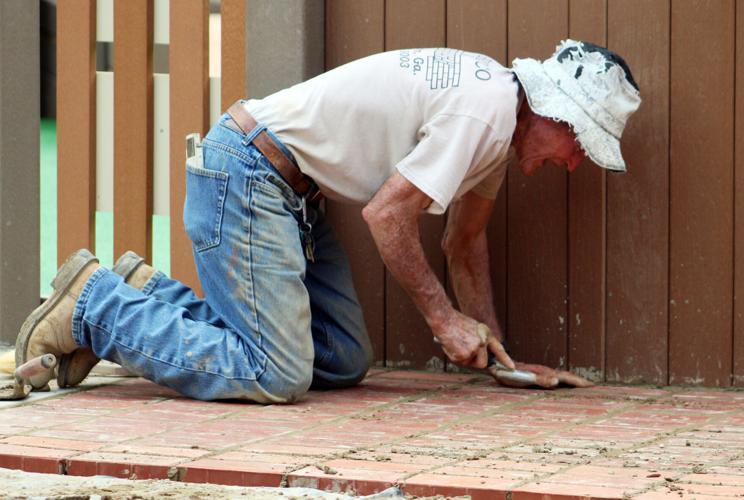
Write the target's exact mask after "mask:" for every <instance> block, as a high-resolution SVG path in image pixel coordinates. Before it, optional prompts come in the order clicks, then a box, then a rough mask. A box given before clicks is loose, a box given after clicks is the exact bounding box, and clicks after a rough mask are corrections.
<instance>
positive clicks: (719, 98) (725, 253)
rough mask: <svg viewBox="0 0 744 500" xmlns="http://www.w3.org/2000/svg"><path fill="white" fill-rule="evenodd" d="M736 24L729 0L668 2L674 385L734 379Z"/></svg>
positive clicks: (720, 383)
mask: <svg viewBox="0 0 744 500" xmlns="http://www.w3.org/2000/svg"><path fill="white" fill-rule="evenodd" d="M734 29H735V19H734V2H733V0H716V1H712V0H711V1H705V0H696V1H688V2H672V30H671V33H672V37H671V43H672V61H671V69H672V72H671V116H672V123H673V127H672V133H671V161H672V164H673V165H674V170H673V171H672V175H671V183H670V187H671V190H670V223H671V235H670V236H671V237H670V244H671V251H670V270H671V274H670V283H671V287H670V291H671V301H670V303H671V308H670V309H671V314H670V320H669V321H670V336H669V344H670V345H669V380H670V382H671V383H673V384H674V383H677V384H678V383H686V384H689V383H692V384H706V385H715V386H727V385H730V374H731V372H732V366H731V360H732V355H731V348H732V337H731V335H732V330H731V325H732V322H731V320H732V276H733V253H732V249H733V229H734V227H733V219H732V217H733V209H734V205H733V181H734V178H733V160H734V158H733V149H734V142H733V139H734V137H733V125H734V123H733V118H734V114H733V106H734V47H735V39H734V38H735V37H734ZM701 40H705V43H704V44H702V43H700V41H701ZM711 78H714V79H715V81H714V82H711V80H710V79H711Z"/></svg>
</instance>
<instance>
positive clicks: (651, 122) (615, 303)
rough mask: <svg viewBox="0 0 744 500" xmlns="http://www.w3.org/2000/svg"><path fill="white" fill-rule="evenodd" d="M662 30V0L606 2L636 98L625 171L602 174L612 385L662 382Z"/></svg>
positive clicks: (665, 147) (665, 22) (665, 148)
mask: <svg viewBox="0 0 744 500" xmlns="http://www.w3.org/2000/svg"><path fill="white" fill-rule="evenodd" d="M669 29H670V25H669V3H668V2H653V3H649V2H646V1H644V0H631V1H626V0H609V4H608V30H607V31H608V34H607V38H608V45H609V48H610V49H611V50H614V51H616V52H617V53H619V54H620V55H621V56H623V57H624V58H625V59H626V62H627V63H628V65H629V66H630V68H631V71H632V72H633V76H634V77H635V80H636V82H638V85H639V87H640V89H641V98H642V99H643V103H642V104H641V107H640V109H639V110H638V111H637V112H636V113H635V114H634V115H633V116H632V117H631V118H630V121H629V122H628V126H627V127H626V129H625V132H624V134H623V140H622V150H623V157H624V158H625V161H626V164H627V169H628V171H627V173H626V174H612V173H610V174H608V175H607V285H606V288H607V296H606V301H607V327H606V328H607V331H606V339H607V340H606V342H607V366H606V377H607V380H610V381H615V382H641V381H644V382H649V383H657V384H664V383H666V381H667V327H668V305H667V304H668V303H667V300H668V295H667V294H668V283H669V281H668V248H669V239H668V231H669V225H668V213H669V212H668V210H669V206H668V203H669V194H668V190H669ZM649 47H654V50H649Z"/></svg>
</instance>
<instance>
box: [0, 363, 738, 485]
mask: <svg viewBox="0 0 744 500" xmlns="http://www.w3.org/2000/svg"><path fill="white" fill-rule="evenodd" d="M0 467H6V468H13V469H22V470H26V471H29V472H45V473H62V474H70V475H94V474H106V475H112V476H117V477H136V478H139V479H144V478H161V479H171V480H178V481H189V482H212V483H222V484H230V485H252V486H310V487H315V488H321V489H328V490H334V491H344V492H356V493H359V494H369V493H373V492H376V491H381V490H383V489H385V488H387V487H389V486H391V485H398V486H400V487H401V488H402V489H403V491H404V492H406V493H407V494H409V495H420V496H425V495H435V494H441V495H451V496H456V495H471V496H472V498H474V499H502V498H503V499H506V498H510V499H511V500H520V499H524V500H531V499H547V498H554V499H573V498H638V499H644V500H655V499H679V498H696V499H699V500H700V499H705V498H709V499H715V500H724V499H728V498H730V499H734V498H739V499H744V392H736V391H727V390H700V389H682V388H649V387H621V386H599V387H594V388H591V389H585V390H571V389H560V390H557V391H540V390H516V389H508V388H504V387H499V386H498V385H496V384H494V383H493V382H492V381H491V380H489V379H487V378H484V377H482V376H479V375H463V374H441V373H437V374H430V373H424V372H403V371H384V370H374V372H373V373H372V374H371V375H370V376H369V377H368V378H367V379H366V380H365V381H364V382H363V383H362V384H361V385H360V386H359V387H356V388H353V389H348V390H343V391H323V392H311V393H310V394H308V395H307V397H306V398H305V399H304V400H303V401H301V402H300V403H298V404H294V405H288V406H283V405H274V406H260V405H255V404H249V403H243V402H213V403H206V402H200V401H194V400H189V399H184V398H181V397H179V396H178V395H177V394H176V393H174V392H173V391H170V390H168V389H164V388H162V387H158V386H156V385H154V384H152V383H150V382H147V381H144V380H141V379H124V380H122V381H120V382H118V383H115V384H111V385H105V386H100V387H94V388H90V389H87V390H83V391H80V392H74V393H67V394H64V395H60V396H59V397H51V398H47V399H43V400H38V401H33V402H29V403H27V404H24V405H21V406H15V407H12V408H7V407H5V408H4V407H2V406H0ZM0 489H2V488H1V486H0Z"/></svg>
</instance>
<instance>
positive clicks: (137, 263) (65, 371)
mask: <svg viewBox="0 0 744 500" xmlns="http://www.w3.org/2000/svg"><path fill="white" fill-rule="evenodd" d="M111 270H112V271H113V272H115V273H116V274H118V275H119V276H121V277H122V278H124V282H125V283H126V284H127V285H129V286H132V287H134V288H137V289H142V287H144V286H145V283H147V281H148V280H149V279H150V277H151V276H152V275H153V273H155V269H154V268H153V267H151V266H148V265H147V264H145V259H143V258H142V257H140V256H139V255H137V254H136V253H134V252H132V251H128V252H125V253H124V254H123V255H122V256H121V257H119V258H118V259H117V261H116V263H114V267H112V268H111ZM52 287H54V288H55V289H56V283H55V281H52ZM99 361H100V358H98V356H96V355H95V353H94V352H93V350H92V349H91V348H89V347H81V348H80V349H77V350H76V351H74V352H72V353H70V354H66V355H64V356H63V357H62V359H60V360H59V366H58V368H57V385H59V386H60V387H75V386H76V385H78V384H80V383H81V382H82V381H83V380H85V377H87V376H88V374H89V373H90V371H91V370H92V369H93V367H95V366H96V365H97V364H98V362H99Z"/></svg>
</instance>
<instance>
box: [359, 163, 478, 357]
mask: <svg viewBox="0 0 744 500" xmlns="http://www.w3.org/2000/svg"><path fill="white" fill-rule="evenodd" d="M430 203H431V199H430V198H429V197H428V196H427V195H426V194H425V193H423V192H422V191H421V190H419V189H418V188H417V187H416V186H414V185H413V184H412V183H411V182H409V181H408V180H407V179H406V178H405V177H403V176H402V175H401V174H400V173H399V172H396V173H394V174H393V175H392V176H391V177H390V178H389V179H388V180H387V181H386V182H385V184H383V186H382V187H381V188H380V190H379V191H378V192H377V194H375V196H374V197H373V198H372V200H370V202H369V203H368V204H367V206H366V207H364V210H362V216H363V217H364V220H365V221H366V222H367V225H368V226H369V229H370V232H371V233H372V237H373V238H374V240H375V244H376V246H377V249H378V251H379V252H380V256H381V257H382V260H383V262H384V263H385V266H386V267H387V268H388V270H389V271H390V273H391V274H392V275H393V276H394V277H395V279H396V280H397V281H398V283H400V285H401V286H402V287H403V289H404V290H405V291H406V292H407V293H408V295H409V296H410V297H411V299H412V300H413V302H414V304H416V307H417V308H418V310H419V311H420V312H421V314H422V315H423V316H424V319H425V320H426V322H427V324H428V325H429V328H431V330H432V333H433V334H434V337H435V338H436V339H437V340H438V341H439V342H440V343H441V344H442V349H443V350H444V353H445V354H446V355H447V357H448V358H450V360H452V361H454V362H455V363H459V364H463V365H472V366H475V367H478V368H484V367H485V366H486V359H487V353H486V349H485V345H484V343H483V341H482V339H481V337H480V336H479V335H478V333H477V330H478V324H479V322H478V321H476V320H474V319H473V318H470V317H468V316H466V315H464V314H462V313H460V312H459V311H457V310H456V309H455V308H454V307H453V306H452V303H451V302H450V300H449V298H448V297H447V294H446V293H445V291H444V287H442V284H441V283H440V282H439V280H438V279H437V277H436V276H435V275H434V272H433V271H432V270H431V267H430V266H429V263H428V262H427V260H426V256H425V255H424V249H423V248H422V247H421V240H420V236H419V229H418V218H419V216H420V214H421V212H422V211H423V210H424V209H425V208H426V207H427V206H429V204H430Z"/></svg>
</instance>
